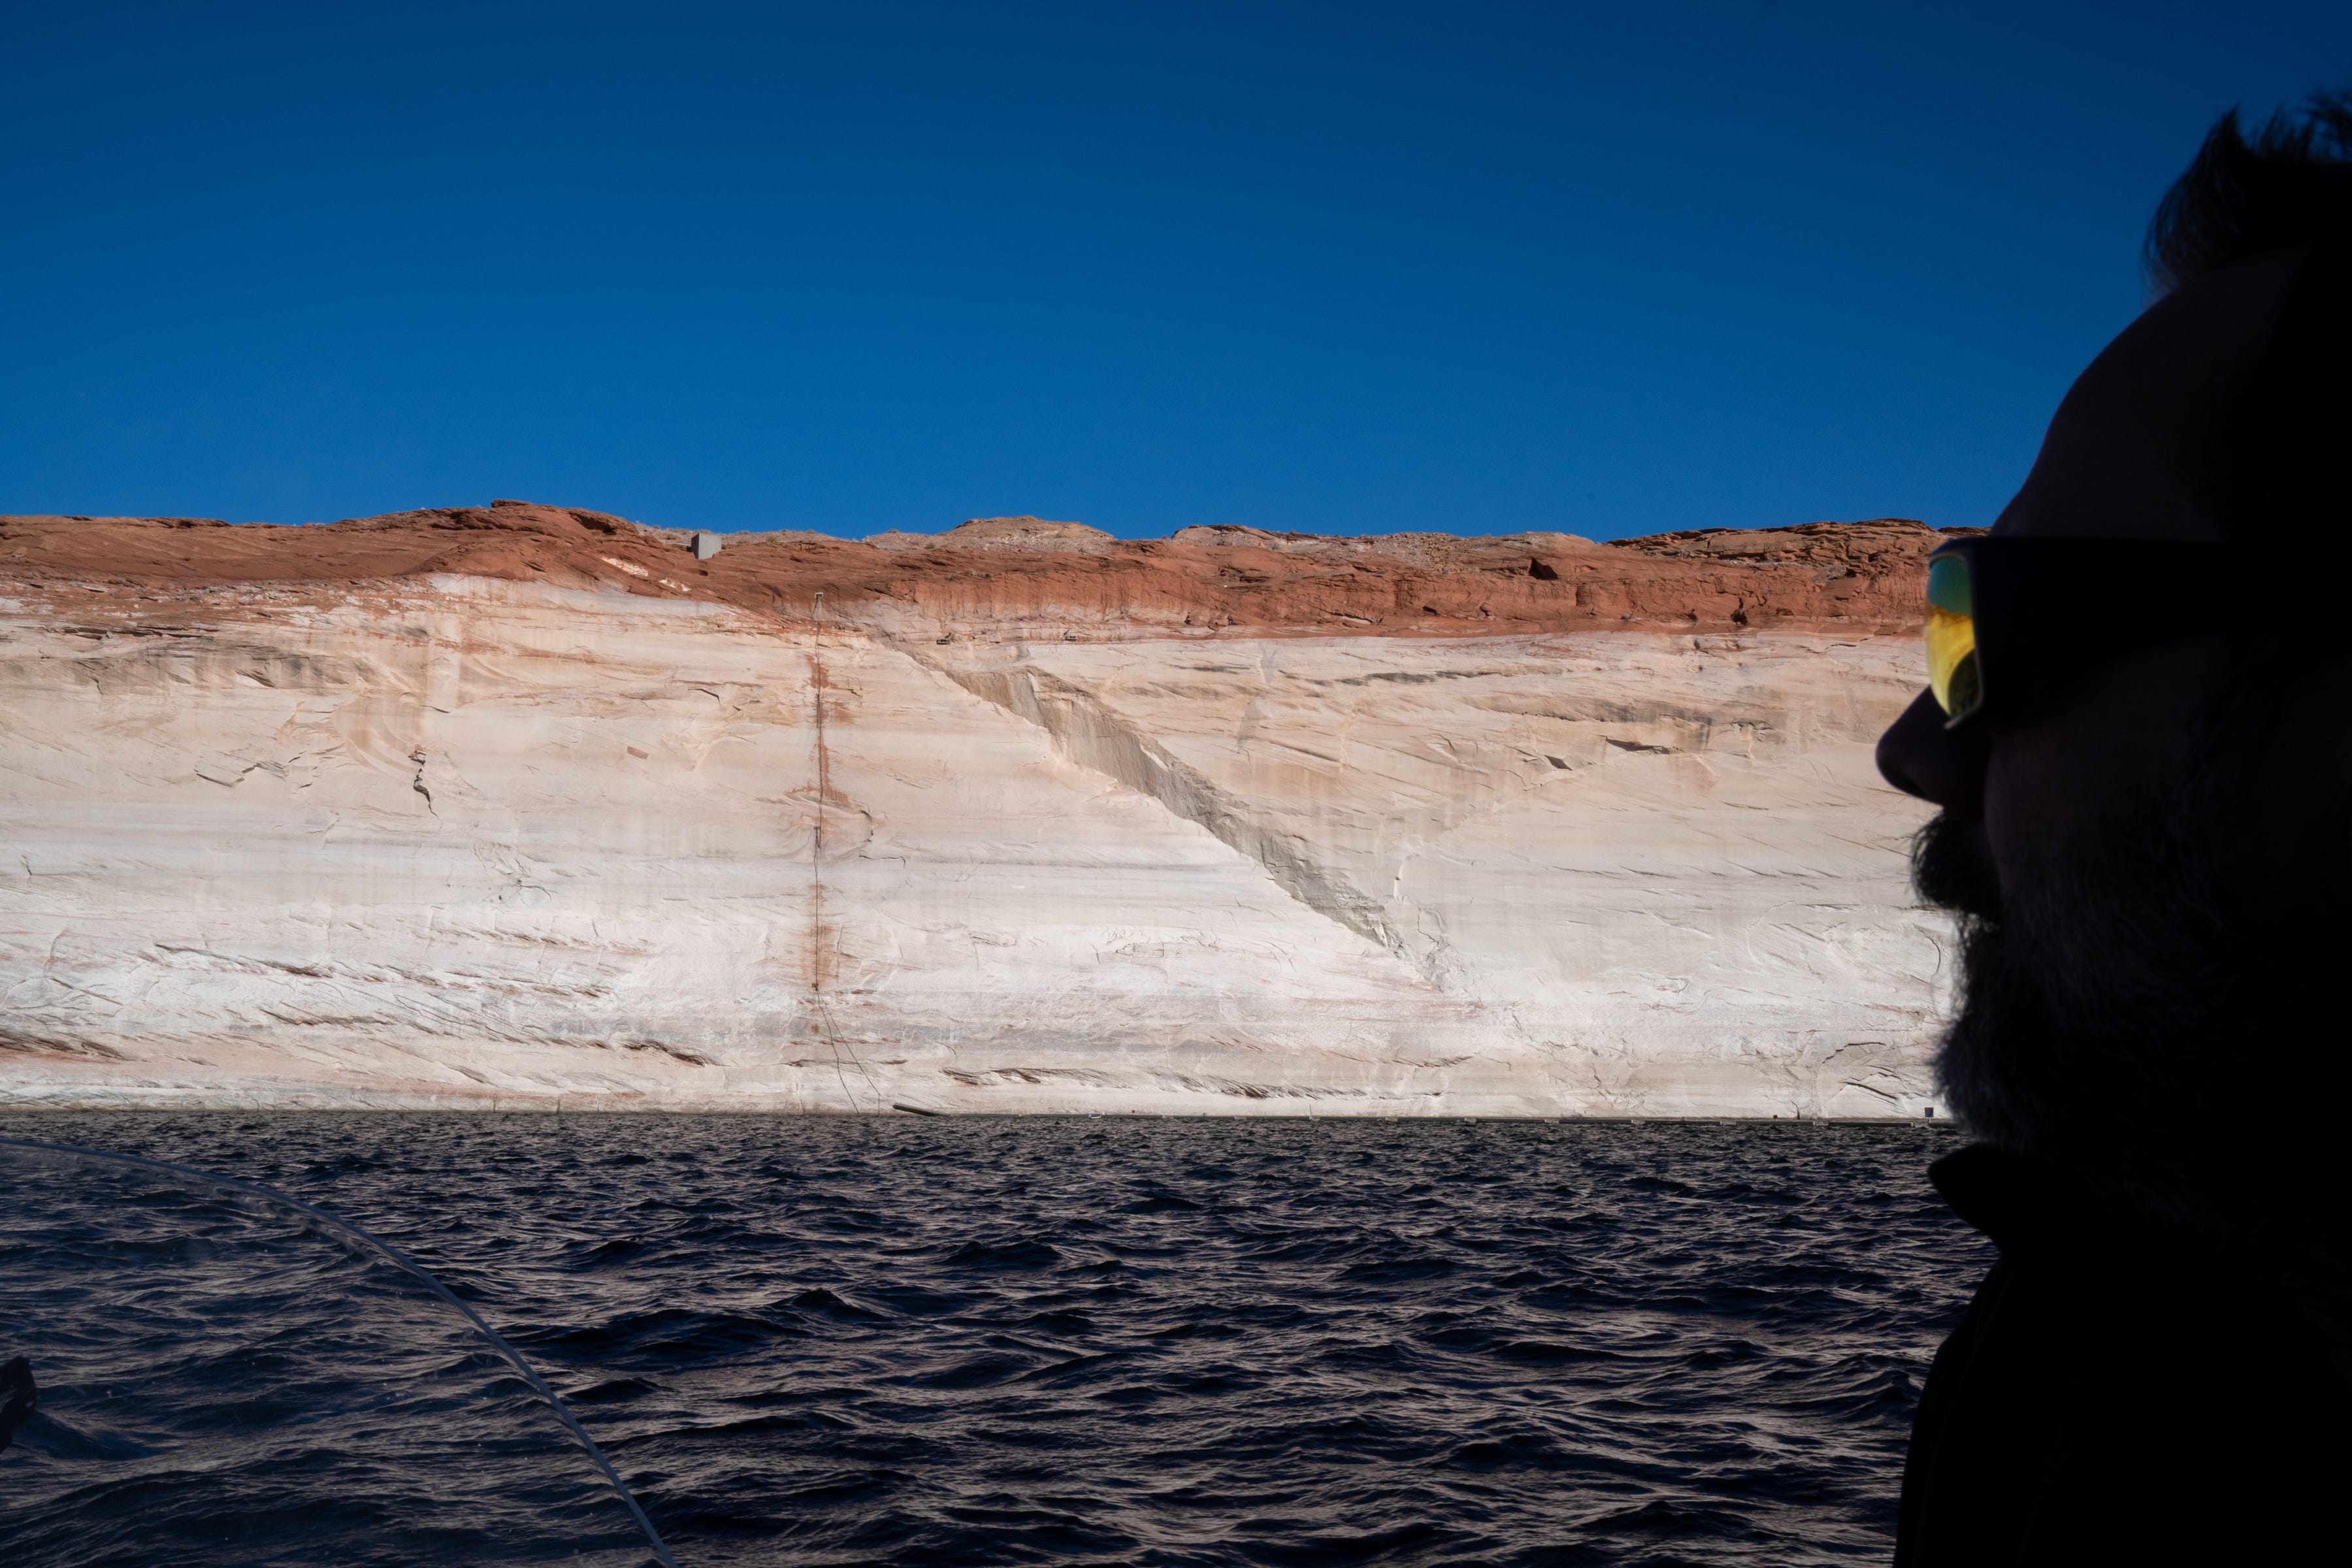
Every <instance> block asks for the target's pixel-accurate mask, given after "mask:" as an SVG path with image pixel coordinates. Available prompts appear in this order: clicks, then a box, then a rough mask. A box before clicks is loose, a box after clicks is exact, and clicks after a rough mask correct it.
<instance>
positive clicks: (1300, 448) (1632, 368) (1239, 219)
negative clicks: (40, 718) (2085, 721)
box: [0, 0, 2352, 537]
mask: <svg viewBox="0 0 2352 1568" xmlns="http://www.w3.org/2000/svg"><path fill="white" fill-rule="evenodd" d="M2330 81H2335V82H2346V81H2352V7H2347V6H2346V5H2342V4H2340V0H2339V3H2336V4H2330V5H2263V4H2259V3H2255V4H2238V5H2167V4H2162V3H2160V0H2156V3H2147V4H2136V5H2064V4H2044V5H2015V6H2011V5H1984V4H1972V5H1885V3H1884V0H1877V3H1873V4H1852V5H1848V4H1805V3H1801V0H1760V3H1759V0H1736V3H1735V0H1725V3H1721V4H1713V3H1705V0H1654V3H1652V4H1648V5H1574V4H1558V5H1526V6H1522V5H1381V4H1369V3H1367V4H1353V5H1307V4H1297V5H1286V4H1279V3H1271V4H1252V5H1223V4H1218V3H1214V0H1196V3H1192V4H1184V5H1157V4H1148V3H1139V4H1108V5H1106V4H1099V3H1097V4H1091V5H985V4H975V3H965V4H951V5H904V4H891V3H888V0H876V3H871V4H859V5H824V6H805V7H803V6H793V5H741V6H723V5H691V4H669V5H628V6H621V5H596V4H573V5H561V6H554V5H550V6H524V5H502V4H499V3H497V0H477V3H474V4H468V5H435V4H415V5H376V6H369V7H362V6H353V5H316V4H310V5H284V6H275V5H236V4H220V5H204V6H194V5H160V6H152V7H142V6H128V5H106V4H103V3H102V0H101V3H91V4H80V5H45V6H38V7H37V6H34V5H29V4H26V3H24V0H0V83H5V89H6V91H5V102H6V105H7V108H6V110H5V115H0V213H5V215H6V217H7V221H6V224H5V238H0V368H5V375H0V511H62V512H87V513H142V514H152V513H193V514H199V515H206V516H221V517H227V518H230V519H232V520H236V521H247V520H253V519H265V520H269V521H283V522H293V521H312V520H324V519H331V518H338V517H352V516H362V515H367V514H370V513H374V512H381V511H388V510H399V509H404V508H408V507H417V506H433V505H450V504H464V503H476V504H478V503H481V502H486V501H488V500H490V499H492V498H493V497H497V496H515V497H521V498H527V499H531V500H550V501H556V502H561V503H564V504H570V505H576V506H592V507H596V508H599V509H602V510H609V511H615V512H619V513H621V514H623V515H625V516H628V517H632V518H637V519H640V520H642V521H648V522H653V523H656V524H661V525H666V526H705V527H714V528H719V529H726V530H739V529H753V528H814V529H822V530H825V531H832V532H837V533H845V534H852V535H856V534H862V533H867V532H872V531H877V530H881V529H886V528H907V529H923V530H933V529H938V528H941V527H946V526H949V525H951V524H952V523H954V522H956V521H960V520H961V519H963V518H966V517H971V516H982V515H992V514H999V513H1007V512H1024V511H1025V512H1035V513H1038V514H1040V515H1042V516H1046V517H1055V518H1076V519H1079V520H1082V521H1087V522H1090V523H1093V524H1095V525H1096V526H1097V527H1101V528H1107V529H1109V530H1110V531H1113V532H1116V533H1119V534H1123V535H1129V536H1147V535H1152V534H1160V533H1165V532H1168V531H1171V530H1173V529H1176V528H1181V527H1183V526H1185V525H1187V524H1191V523H1209V522H1243V523H1250V524H1254V525H1256V526H1259V527H1264V528H1273V529H1297V530H1303V531H1316V532H1351V533H1352V532H1369V531H1395V530H1402V529H1430V530H1444V531H1454V532H1489V531H1518V530H1524V529H1559V530H1565V531H1571V532H1578V533H1584V534H1590V535H1593V536H1596V537H1612V536H1619V535H1623V534H1627V533H1641V532H1650V531H1661V530H1666V529H1675V528H1696V527H1717V526H1740V527H1758V526H1769V525H1774V524H1780V523H1790V522H1801V521H1811V520H1813V519H1819V518H1858V517H1873V516H1882V515H1897V516H1910V517H1920V518H1925V519H1927V521H1931V522H1935V523H1938V524H1944V525H1952V524H1969V523H1982V522H1985V521H1990V516H1991V514H1992V513H1993V512H1994V511H1995V510H1998V508H1999V506H2000V503H2001V501H2002V500H2004V499H2005V498H2006V496H2007V494H2008V492H2009V491H2010V489H2012V488H2013V487H2014V485H2015V483H2016V481H2017V479H2019V478H2020V477H2021V474H2022V473H2023V471H2024V469H2025V467H2026V465H2027V464H2028V463H2030V462H2031V460H2032V456H2033V451H2034V447H2035V445H2036V443H2037V442H2038V441H2039V439H2040V436H2041V431H2042V425H2043V423H2044V422H2045V421H2046V419H2047V418H2048V416H2049V414H2050V411H2051V409H2052V407H2053V405H2054V404H2055V402H2056V400H2057V398H2058V396H2059V395H2060V394H2061V393H2062V392H2063V390H2064V388H2065V385H2066V384H2067V382H2068V381H2069V380H2070V379H2071V377H2072V376H2073V374H2074V372H2075V371H2076V370H2078V369H2079V368H2080V366H2081V365H2082V363H2084V361H2085V360H2086V359H2087V358H2088V357H2089V356H2090V355H2091V354H2092V353H2095V352H2096V350H2097V348H2098V347H2099V345H2100V344H2101V343H2102V342H2105V339H2106V338H2108V337H2109V336H2111V335H2112V334H2113V333H2114V332H2115V331H2116V330H2117V329H2118V328H2119V327H2121V326H2122V325H2123V324H2124V323H2125V322H2126V321H2128V320H2129V319H2130V317H2131V316H2132V314H2133V313H2134V312H2135V311H2136V310H2137V309H2139V307H2140V305H2141V304H2142V302H2143V295H2142V283H2141V279H2140V276H2139V272H2138V245H2139V240H2140V236H2141V233H2142V230H2143V229H2144V227H2145V225H2146V222H2147V216H2148V213H2149V210H2150V208H2151V207H2152V205H2153V204H2154V202H2155V201H2156V198H2157V197H2158V195H2159V194H2160V193H2161V192H2162V190H2163V189H2164V187H2165V185H2166V184H2168V182H2169V180H2170V179H2171V177H2172V176H2173V175H2174V174H2176V173H2177V172H2178V171H2179V168H2180V166H2181V165H2182V164H2183V163H2185V162H2186V161H2187V160H2188V158H2189V155H2190V153H2192V152H2193V151H2194V149H2195V146H2196V144H2197V142H2198V139H2199V138H2200V135H2201V134H2202V133H2203V132H2204V129H2205V128H2206V126H2207V125H2208V124H2210V121H2211V120H2212V118H2213V117H2214V116H2215V115H2216V114H2217V113H2218V112H2220V111H2221V110H2222V109H2224V108H2227V107H2228V106H2230V105H2231V104H2232V103H2238V104H2242V105H2245V106H2246V107H2248V108H2250V109H2253V110H2259V111H2263V112H2267V111H2268V110H2270V109H2271V108H2273V107H2275V106H2276V105H2277V104H2279V103H2280V102H2282V101H2284V100H2293V99H2294V98H2296V97H2298V96H2300V95H2301V94H2302V93H2303V92H2304V91H2305V90H2306V89H2309V88H2311V87H2314V86H2316V85H2320V84H2323V83H2326V82H2330Z"/></svg>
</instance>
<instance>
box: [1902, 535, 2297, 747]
mask: <svg viewBox="0 0 2352 1568" xmlns="http://www.w3.org/2000/svg"><path fill="white" fill-rule="evenodd" d="M2249 564H2251V563H2250V562H2249V559H2248V552H2244V551H2242V550H2239V549H2237V548H2235V547H2233V546H2231V545H2227V544H2200V543H2190V542H2173V541H2169V540H2165V541H2158V540H2139V539H1994V538H1990V537H1987V538H1982V539H1956V540H1954V541H1952V542H1950V543H1948V544H1946V545H1944V546H1943V547H1942V548H1940V549H1938V550H1937V552H1935V553H1934V554H1933V555H1930V556H1929V557H1928V558H1927V689H1928V690H1929V691H1931V692H1933V693H1934V694H1935V698H1936V705H1937V707H1939V708H1941V709H1942V710H1944V712H1945V715H1946V718H1945V721H1944V728H1946V729H1948V730H1953V729H1958V727H1959V726H1960V725H1961V724H1963V723H1966V722H1967V721H1969V720H1970V719H1973V718H1976V717H1977V716H1978V715H1979V714H1981V713H1982V712H1984V710H1985V704H1986V702H1987V700H1990V699H1991V698H1993V697H1999V698H2000V700H2001V701H2003V702H2005V703H2006V702H2011V701H2013V700H2018V699H2020V698H2021V697H2024V696H2026V695H2028V694H2030V693H2032V692H2033V691H2035V690H2038V689H2046V688H2048V687H2049V686H2051V685H2053V684H2054V683H2055V681H2056V680H2057V679H2061V678H2062V677H2063V674H2065V673H2066V672H2067V671H2069V670H2072V669H2076V668H2082V667H2083V666H2084V665H2085V664H2087V663H2090V662H2092V661H2093V660H2095V659H2096V658H2098V657H2100V656H2101V655H2104V654H2110V653H2114V652H2116V651H2118V650H2120V649H2121V648H2123V647H2128V646H2130V645H2131V644H2134V643H2146V642H2155V641H2160V640H2162V639H2164V638H2166V637H2189V636H2192V635H2194V634H2196V633H2198V632H2202V631H2207V630H2210V629H2213V628H2215V627H2216V626H2219V625H2221V624H2222V623H2224V622H2227V621H2230V620H2232V619H2238V618H2243V619H2249V620H2251V619H2254V618H2256V616H2258V615H2259V611H2257V610H2256V609H2255V607H2254V603H2253V601H2254V600H2255V598H2256V595H2251V594H2234V595H2233V594H2230V593H2228V592H2226V591H2225V590H2224V589H2223V588H2222V587H2221V584H2222V582H2223V581H2224V580H2225V579H2228V578H2231V577H2235V576H2237V575H2239V574H2241V573H2242V572H2243V571H2244V570H2245V568H2246V567H2247V565H2249ZM2268 565H2269V566H2270V567H2271V568H2272V569H2273V570H2275V569H2276V566H2277V563H2276V561H2275V560H2274V559H2273V560H2271V561H2269V562H2268Z"/></svg>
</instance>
